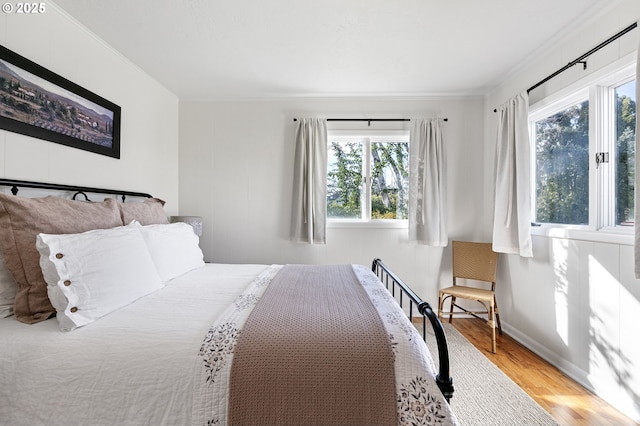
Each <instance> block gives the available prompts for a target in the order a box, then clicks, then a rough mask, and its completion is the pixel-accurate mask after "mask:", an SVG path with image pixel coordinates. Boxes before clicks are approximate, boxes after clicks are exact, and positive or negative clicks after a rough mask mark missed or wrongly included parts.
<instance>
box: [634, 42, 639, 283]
mask: <svg viewBox="0 0 640 426" xmlns="http://www.w3.org/2000/svg"><path fill="white" fill-rule="evenodd" d="M639 82H640V46H638V53H637V58H636V155H635V157H636V158H635V163H636V164H635V166H636V168H635V170H636V172H635V189H634V194H633V196H634V200H635V207H634V211H635V213H634V217H635V244H634V252H635V262H634V263H635V268H634V269H635V272H636V278H640V211H639V210H640V209H639V207H640V168H639V167H640V155H638V153H639V152H640V151H638V149H639V147H640V143H639V142H638V137H639V136H640V121H639V120H638V103H637V102H638V100H640V84H639Z"/></svg>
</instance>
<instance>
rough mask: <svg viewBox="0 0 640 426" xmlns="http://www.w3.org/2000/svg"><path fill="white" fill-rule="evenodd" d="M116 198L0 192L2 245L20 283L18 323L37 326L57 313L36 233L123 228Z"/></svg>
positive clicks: (17, 296) (16, 308)
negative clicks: (83, 198) (26, 195)
mask: <svg viewBox="0 0 640 426" xmlns="http://www.w3.org/2000/svg"><path fill="white" fill-rule="evenodd" d="M122 224H123V223H122V218H121V217H120V211H119V209H118V203H117V201H116V200H114V199H111V198H108V199H106V200H104V201H103V202H102V203H87V202H83V201H73V200H67V199H64V198H59V197H44V198H23V197H19V196H15V195H6V194H0V248H2V252H3V254H4V260H5V263H6V265H7V268H8V269H9V271H10V272H11V274H12V275H13V277H14V279H15V280H16V282H17V283H18V292H17V294H16V298H15V302H14V305H13V309H14V314H15V316H16V319H18V320H19V321H22V322H25V323H29V324H33V323H36V322H40V321H44V320H46V319H47V318H49V317H50V316H51V315H53V314H54V313H55V309H54V308H53V306H52V305H51V303H50V302H49V298H48V296H47V284H46V282H45V281H44V278H43V277H42V271H41V269H40V254H39V253H38V250H37V249H36V236H37V235H38V234H39V233H41V232H42V233H46V234H76V233H80V232H85V231H90V230H92V229H107V228H114V227H116V226H121V225H122Z"/></svg>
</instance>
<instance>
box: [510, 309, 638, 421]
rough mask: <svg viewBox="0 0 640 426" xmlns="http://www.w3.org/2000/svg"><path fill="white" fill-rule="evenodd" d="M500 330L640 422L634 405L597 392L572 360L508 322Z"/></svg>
mask: <svg viewBox="0 0 640 426" xmlns="http://www.w3.org/2000/svg"><path fill="white" fill-rule="evenodd" d="M502 330H503V331H504V332H505V333H506V334H508V335H509V336H510V337H511V338H513V339H514V340H516V341H517V342H519V343H520V344H522V345H523V346H525V347H526V348H527V349H529V350H530V351H531V352H533V353H535V354H536V355H538V356H539V357H540V358H542V359H544V360H545V361H547V362H548V363H549V364H551V365H553V366H554V367H556V368H557V369H558V370H560V371H561V372H562V373H563V374H565V375H566V376H568V377H570V378H571V379H573V380H575V381H576V382H578V383H579V384H580V385H581V386H582V387H584V388H585V389H587V390H589V391H590V392H592V393H593V394H595V395H597V396H598V397H600V398H602V399H603V400H604V401H606V402H607V403H609V404H610V405H611V406H613V407H615V408H616V409H617V410H619V411H620V412H622V413H624V414H625V415H626V416H628V417H630V418H631V419H633V420H634V421H636V422H640V413H639V412H637V410H636V409H634V407H629V406H628V405H624V404H623V403H621V401H620V399H619V398H616V397H615V396H613V397H612V395H603V394H602V393H601V392H598V391H597V390H596V389H595V388H594V387H593V384H592V383H591V380H590V379H589V376H588V372H586V371H584V370H583V369H581V368H579V367H577V366H576V365H575V364H573V363H572V362H569V361H567V360H566V359H565V358H562V357H561V356H559V355H558V354H557V353H555V352H552V351H550V350H548V349H547V348H546V347H544V346H543V345H541V344H540V343H538V342H537V341H535V340H533V339H531V338H530V337H529V336H527V335H525V334H523V333H521V332H520V331H519V330H518V329H516V328H514V327H512V326H510V325H509V324H508V323H505V322H504V321H502Z"/></svg>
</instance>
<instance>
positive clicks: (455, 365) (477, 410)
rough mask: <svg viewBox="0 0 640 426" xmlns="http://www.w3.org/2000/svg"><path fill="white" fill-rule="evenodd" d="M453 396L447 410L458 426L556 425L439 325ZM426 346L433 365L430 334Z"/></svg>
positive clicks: (433, 346) (460, 339)
mask: <svg viewBox="0 0 640 426" xmlns="http://www.w3.org/2000/svg"><path fill="white" fill-rule="evenodd" d="M443 325H444V328H445V334H446V336H447V343H448V346H449V358H450V368H451V376H452V377H453V385H454V387H455V392H454V395H453V398H452V399H451V408H452V409H453V411H454V412H455V414H456V416H457V417H458V420H459V422H460V424H461V425H509V426H512V425H557V424H558V423H556V422H555V421H554V419H553V418H552V417H551V415H550V414H549V413H547V412H546V411H545V410H544V409H543V408H542V407H541V406H540V405H538V403H536V402H535V401H534V400H533V399H532V398H531V397H530V396H529V395H527V393H526V392H525V391H523V390H522V389H521V388H520V387H519V386H518V385H517V384H516V383H515V382H514V381H513V380H511V379H510V378H509V377H507V375H505V374H504V373H503V372H502V371H500V369H499V368H498V367H496V366H495V365H494V364H493V363H492V362H491V361H490V360H488V359H487V358H486V357H485V356H484V355H483V354H482V353H481V352H480V351H478V350H477V349H476V348H475V347H474V346H473V344H471V343H470V342H469V341H468V340H467V339H466V338H465V337H464V336H463V335H462V334H460V332H458V330H456V329H455V328H454V327H453V326H451V325H450V324H443ZM427 337H428V339H427V346H428V347H429V350H430V351H431V353H432V354H433V358H434V360H436V363H437V353H438V352H437V349H436V343H435V338H434V337H433V331H431V334H430V335H429V336H427Z"/></svg>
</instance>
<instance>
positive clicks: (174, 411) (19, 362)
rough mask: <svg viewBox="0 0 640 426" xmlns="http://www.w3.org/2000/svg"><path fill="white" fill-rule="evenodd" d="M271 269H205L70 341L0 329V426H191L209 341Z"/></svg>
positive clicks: (35, 329) (41, 328)
mask: <svg viewBox="0 0 640 426" xmlns="http://www.w3.org/2000/svg"><path fill="white" fill-rule="evenodd" d="M265 268H266V266H265V265H221V264H207V265H205V266H204V267H202V268H200V269H196V270H195V271H192V272H189V273H187V274H185V275H183V276H181V277H178V278H176V279H174V280H172V281H170V282H169V283H168V284H167V285H166V286H165V287H164V288H162V289H160V290H158V291H156V292H155V293H152V294H150V295H148V296H145V297H143V298H142V299H139V300H137V301H136V302H134V303H132V304H131V305H129V306H126V307H124V308H122V309H120V310H118V311H116V312H113V313H111V314H109V315H107V316H105V317H103V318H101V319H99V320H98V321H96V322H94V323H92V324H90V325H87V326H85V327H81V328H78V329H77V330H74V331H72V332H68V333H64V332H61V331H60V329H59V327H58V323H57V321H56V320H55V319H53V320H48V321H44V322H41V323H38V324H34V325H27V324H23V323H20V322H18V321H16V320H15V319H14V318H12V317H9V318H4V319H2V320H0V424H2V425H11V426H14V425H15V426H18V425H30V426H35V425H87V426H88V425H190V424H191V410H192V397H193V386H194V365H195V363H196V358H197V356H198V350H199V349H200V346H201V345H202V340H203V339H204V336H205V335H206V334H207V330H208V329H209V327H210V326H211V324H212V323H213V322H214V321H215V319H216V318H217V317H218V316H219V315H220V313H221V312H222V311H224V309H225V308H226V307H227V306H228V305H229V304H230V303H232V302H233V300H235V299H236V297H238V296H239V295H240V294H241V293H242V292H243V291H244V289H245V288H246V287H247V286H248V285H249V284H250V283H251V281H252V280H253V279H254V278H255V276H256V275H258V274H259V273H261V272H262V271H263V270H264V269H265Z"/></svg>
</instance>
